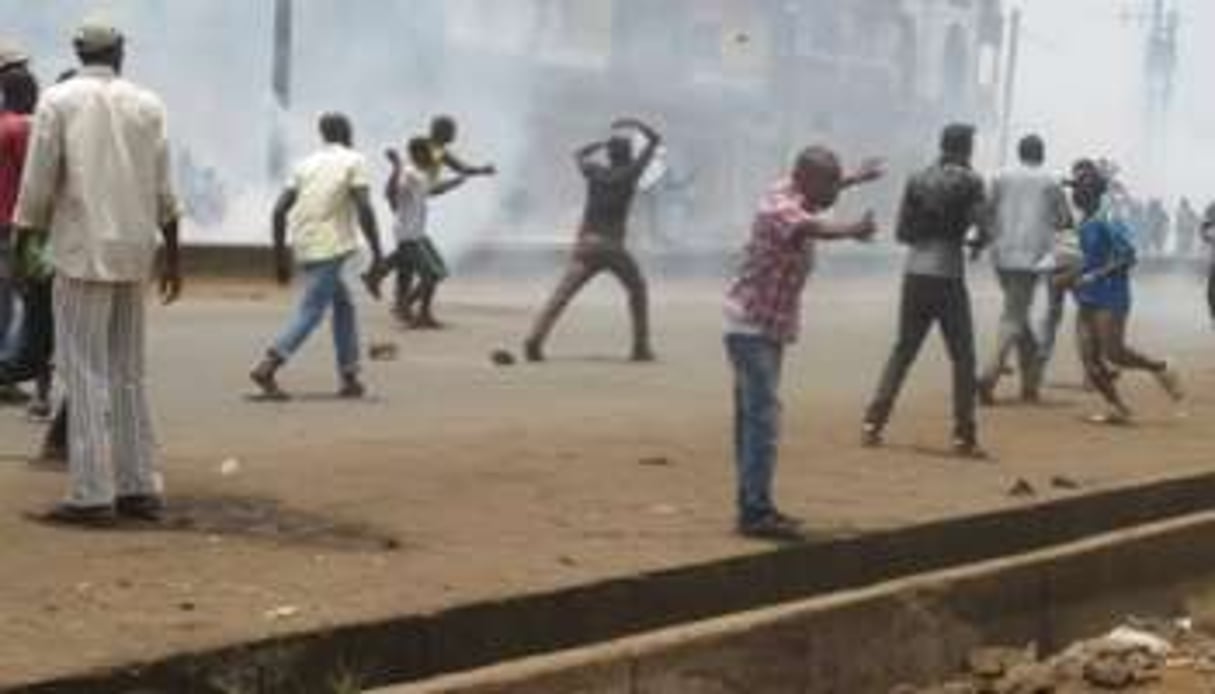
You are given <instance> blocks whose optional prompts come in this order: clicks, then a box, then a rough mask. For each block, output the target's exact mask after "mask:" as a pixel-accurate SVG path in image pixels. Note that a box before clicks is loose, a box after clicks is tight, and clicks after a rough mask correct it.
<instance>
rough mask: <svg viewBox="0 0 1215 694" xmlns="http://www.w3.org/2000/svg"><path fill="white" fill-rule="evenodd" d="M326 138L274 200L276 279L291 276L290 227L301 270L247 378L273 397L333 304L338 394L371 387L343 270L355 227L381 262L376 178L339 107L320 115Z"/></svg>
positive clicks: (281, 395) (354, 246) (353, 247)
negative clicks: (285, 318) (286, 319)
mask: <svg viewBox="0 0 1215 694" xmlns="http://www.w3.org/2000/svg"><path fill="white" fill-rule="evenodd" d="M320 134H321V138H322V140H324V143H325V144H324V146H323V147H322V148H321V149H320V150H318V151H317V152H315V153H313V154H312V155H311V156H309V157H308V158H306V159H304V161H302V162H301V163H300V164H299V166H297V167H296V169H295V172H294V173H293V174H292V175H291V180H290V181H289V182H288V184H287V189H286V190H284V191H283V193H282V195H281V196H280V197H279V200H278V203H277V204H276V205H275V208H274V255H275V262H276V270H277V274H278V281H279V282H280V283H281V284H287V283H288V282H290V280H291V257H290V253H289V252H288V250H287V236H288V233H290V236H291V240H292V242H293V243H294V246H295V259H296V261H297V262H298V263H299V265H300V268H301V270H302V273H303V276H304V293H303V297H302V298H301V300H300V305H299V309H298V311H297V312H296V315H295V317H294V318H293V319H292V321H291V323H290V324H289V325H288V326H287V328H286V329H285V330H284V331H283V333H282V334H281V335H280V336H279V338H278V339H277V340H275V342H274V344H273V345H272V346H271V347H270V349H269V350H268V351H267V352H266V356H265V358H264V359H262V361H261V362H260V363H259V364H258V365H257V367H256V368H254V369H253V371H252V373H250V375H249V376H250V378H252V379H253V382H254V383H256V384H257V386H258V387H259V388H260V389H261V390H262V394H263V396H264V397H266V398H268V399H271V400H283V399H286V398H287V397H288V396H287V393H286V392H284V391H283V390H282V388H280V387H279V384H278V380H277V378H276V374H277V372H278V370H279V369H280V368H281V367H282V366H283V364H285V363H286V362H287V360H288V359H290V358H291V356H292V355H294V354H295V352H296V351H297V350H298V349H299V348H300V347H301V346H302V345H303V344H304V342H305V341H306V340H307V339H308V337H309V336H310V335H312V333H313V331H314V330H316V329H317V327H319V326H320V324H321V322H322V321H323V320H324V319H325V313H326V311H328V310H329V309H332V310H333V318H332V324H333V342H334V348H335V350H336V352H337V366H338V375H339V378H340V380H341V386H340V388H339V390H338V395H339V396H341V397H344V398H360V397H362V396H363V394H364V393H365V392H366V391H365V388H364V387H363V383H362V381H360V380H359V333H358V321H357V316H356V314H355V307H354V298H353V296H352V295H351V292H350V288H349V287H348V286H347V284H346V280H345V277H344V276H343V273H344V271H345V268H346V265H347V263H348V262H349V261H350V260H351V259H353V258H354V257H355V256H356V255H357V254H358V250H359V239H358V233H357V231H356V230H355V227H356V226H358V227H360V228H361V229H362V232H363V238H364V239H366V241H367V245H368V246H369V247H370V248H371V252H372V267H378V266H379V265H380V264H382V263H383V258H382V255H381V253H380V238H379V237H380V234H379V227H378V225H377V224H376V219H375V211H374V210H373V209H372V207H371V179H370V175H369V174H368V171H367V159H366V158H365V157H364V156H363V155H362V154H359V153H358V152H356V151H355V150H354V128H353V127H352V126H351V125H350V120H349V119H348V118H346V116H344V115H342V114H340V113H326V114H324V115H323V116H321V119H320Z"/></svg>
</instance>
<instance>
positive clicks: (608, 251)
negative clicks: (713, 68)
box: [524, 118, 662, 362]
mask: <svg viewBox="0 0 1215 694" xmlns="http://www.w3.org/2000/svg"><path fill="white" fill-rule="evenodd" d="M612 128H613V130H614V131H615V134H613V135H612V136H611V137H610V138H609V139H607V140H604V141H600V142H592V143H590V144H588V145H586V146H585V147H583V148H582V149H580V150H578V152H577V153H576V154H575V159H576V160H577V162H578V168H579V169H580V170H581V171H582V175H583V177H584V178H586V183H587V195H586V209H585V211H584V213H583V218H582V226H581V228H580V229H579V231H578V239H577V241H576V242H575V243H574V250H573V253H572V256H571V259H570V264H569V267H568V269H567V270H566V272H565V276H564V277H563V278H562V279H561V283H560V284H559V285H558V286H557V290H556V291H555V292H554V293H553V296H552V297H551V298H550V299H549V301H548V304H547V305H546V306H545V307H544V310H543V311H542V312H541V313H540V317H539V318H538V319H537V320H536V323H535V325H534V326H533V328H532V332H531V334H530V335H529V336H528V338H527V340H526V341H525V342H524V354H525V355H526V357H527V360H528V361H532V362H539V361H544V343H545V341H546V340H547V339H548V336H549V333H551V332H552V330H553V326H555V325H556V324H557V320H558V319H559V318H560V317H561V314H562V312H564V311H565V309H566V307H567V306H569V303H570V301H572V300H573V298H574V297H575V296H576V295H577V294H578V292H579V291H581V290H582V288H583V287H585V286H586V283H587V282H589V281H590V280H591V279H593V278H594V277H596V276H597V275H599V274H600V273H602V272H610V273H611V274H612V275H614V276H615V277H616V279H618V280H620V282H621V284H623V285H624V288H625V291H626V292H628V296H629V313H630V314H631V316H632V321H633V351H632V359H633V361H637V362H648V361H653V359H654V351H653V349H652V348H651V346H650V326H649V306H648V302H649V299H648V297H647V291H646V284H645V278H644V277H643V276H642V274H641V268H640V267H639V266H638V265H637V261H636V260H635V259H634V258H633V255H632V254H631V253H629V251H628V249H626V248H625V245H624V240H625V236H626V235H627V233H628V218H629V210H630V208H631V207H632V205H633V198H634V197H635V196H636V194H637V182H638V181H639V180H640V179H641V176H642V174H643V173H644V172H645V170H646V168H647V167H648V166H649V165H650V162H651V161H653V159H654V153H655V152H656V151H657V150H658V146H659V144H661V142H662V137H661V136H660V135H659V134H658V132H657V131H656V130H654V129H653V128H651V127H650V126H649V125H647V124H645V123H643V122H641V121H640V120H637V119H635V118H625V119H621V120H618V121H616V122H615V123H613V124H612ZM631 129H636V130H638V131H640V132H641V133H642V135H643V136H644V137H645V139H646V143H645V145H644V147H643V148H642V150H641V153H640V154H636V155H635V154H634V152H633V141H632V138H631V137H629V136H628V134H626V133H625V132H623V131H626V130H631ZM603 151H606V152H607V163H606V164H604V163H602V162H600V161H596V155H597V154H599V153H600V152H603Z"/></svg>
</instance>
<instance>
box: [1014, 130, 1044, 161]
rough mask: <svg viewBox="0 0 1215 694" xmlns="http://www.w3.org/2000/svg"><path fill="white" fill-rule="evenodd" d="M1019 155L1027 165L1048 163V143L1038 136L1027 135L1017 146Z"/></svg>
mask: <svg viewBox="0 0 1215 694" xmlns="http://www.w3.org/2000/svg"><path fill="white" fill-rule="evenodd" d="M1017 155H1018V156H1019V157H1021V161H1023V162H1025V163H1026V164H1041V163H1042V162H1044V161H1046V143H1045V142H1043V141H1042V138H1041V137H1040V136H1038V135H1026V136H1025V137H1023V138H1021V142H1020V144H1018V145H1017Z"/></svg>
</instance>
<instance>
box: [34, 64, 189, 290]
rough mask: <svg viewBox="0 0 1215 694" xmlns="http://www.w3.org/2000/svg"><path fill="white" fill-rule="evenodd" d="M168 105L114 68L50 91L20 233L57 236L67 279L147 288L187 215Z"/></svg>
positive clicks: (37, 128) (54, 254)
mask: <svg viewBox="0 0 1215 694" xmlns="http://www.w3.org/2000/svg"><path fill="white" fill-rule="evenodd" d="M169 172H170V168H169V142H168V135H167V129H166V125H165V109H164V106H163V104H162V103H161V101H160V99H159V98H158V97H156V96H155V95H154V94H152V93H151V92H149V91H147V90H145V89H142V88H140V87H138V86H136V85H134V84H132V83H131V82H128V81H127V80H124V79H122V78H120V77H119V76H117V75H116V74H115V73H114V71H113V70H111V69H109V68H106V67H99V66H88V67H85V68H83V69H82V70H81V71H80V73H79V74H78V75H77V76H76V77H74V78H72V79H70V80H68V81H66V82H64V83H62V84H58V85H56V86H54V87H52V88H51V89H49V90H47V92H46V95H45V96H44V97H43V99H42V101H41V103H40V104H39V106H38V110H37V112H36V114H35V116H34V128H33V133H32V136H31V139H30V146H29V153H28V155H27V159H26V166H25V172H24V176H23V178H22V184H21V194H20V196H19V199H18V202H17V211H16V214H15V218H16V223H17V224H18V225H19V226H23V227H32V228H38V229H47V230H49V232H50V240H51V261H52V263H53V264H54V266H55V270H56V271H57V272H58V273H60V274H61V275H63V276H66V277H69V278H72V279H77V280H84V281H94V282H140V281H144V280H146V279H147V278H148V277H149V276H150V274H151V270H152V261H153V258H154V257H155V253H156V247H157V243H158V239H159V233H160V229H161V227H162V225H164V224H166V223H168V222H170V221H172V220H173V219H176V218H177V216H178V214H179V212H178V206H177V200H176V197H175V195H174V193H173V186H172V182H171V180H170V173H169Z"/></svg>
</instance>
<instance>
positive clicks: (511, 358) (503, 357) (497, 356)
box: [489, 349, 517, 366]
mask: <svg viewBox="0 0 1215 694" xmlns="http://www.w3.org/2000/svg"><path fill="white" fill-rule="evenodd" d="M489 360H490V361H491V362H493V364H494V366H514V365H515V364H516V363H517V360H516V359H515V355H514V354H513V353H512V352H511V351H510V350H506V349H495V350H494V351H492V352H490V353H489Z"/></svg>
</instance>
